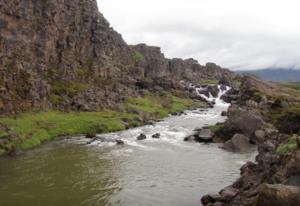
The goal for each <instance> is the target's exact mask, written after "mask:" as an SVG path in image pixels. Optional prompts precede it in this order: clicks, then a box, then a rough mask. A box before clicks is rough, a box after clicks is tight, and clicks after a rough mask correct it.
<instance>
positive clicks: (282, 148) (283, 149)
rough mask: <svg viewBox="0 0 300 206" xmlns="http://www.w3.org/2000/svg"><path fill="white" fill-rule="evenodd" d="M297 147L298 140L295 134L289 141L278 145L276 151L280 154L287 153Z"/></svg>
mask: <svg viewBox="0 0 300 206" xmlns="http://www.w3.org/2000/svg"><path fill="white" fill-rule="evenodd" d="M296 149H297V141H296V137H295V136H293V137H291V138H290V139H289V141H288V142H287V143H284V144H281V145H279V146H278V147H277V149H276V152H277V153H278V154H282V155H283V154H287V153H289V152H291V151H294V150H296Z"/></svg>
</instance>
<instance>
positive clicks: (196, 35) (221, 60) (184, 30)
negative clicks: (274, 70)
mask: <svg viewBox="0 0 300 206" xmlns="http://www.w3.org/2000/svg"><path fill="white" fill-rule="evenodd" d="M172 2H173V3H172ZM224 2H226V3H224ZM243 2H245V3H241V1H240V0H227V1H220V0H210V1H208V0H186V1H180V0H175V1H174V0H173V1H170V0H160V1H159V0H153V1H151V2H150V1H146V0H139V1H138V0H129V1H122V0H102V1H101V2H99V6H100V10H101V12H103V13H104V15H105V16H106V18H107V19H108V20H109V21H110V22H111V24H112V26H113V27H114V28H115V29H116V30H118V31H119V32H120V33H122V35H123V37H124V38H125V40H126V41H127V42H128V43H130V44H136V43H140V42H144V43H147V44H150V45H156V46H160V47H161V48H162V51H163V52H164V53H165V55H166V56H167V57H181V58H190V57H193V58H195V59H197V60H198V61H199V62H200V63H202V64H204V63H205V62H216V63H217V64H220V65H222V66H224V67H227V68H230V69H258V68H269V67H284V68H290V67H294V68H299V69H300V49H299V48H300V26H299V24H298V23H297V21H298V20H297V18H298V19H300V14H299V12H298V13H296V10H294V9H296V8H295V7H296V6H298V8H300V2H298V1H294V0H285V1H283V0H278V2H276V3H274V1H269V0H265V1H263V3H262V1H259V0H251V1H250V0H245V1H243ZM133 4H134V5H135V6H134V7H133V6H132V5H133ZM244 4H246V5H244ZM285 5H286V7H287V8H286V9H285V8H284V6H285ZM236 7H238V8H236ZM254 11H257V12H254ZM279 11H280V13H279ZM277 12H278V14H277Z"/></svg>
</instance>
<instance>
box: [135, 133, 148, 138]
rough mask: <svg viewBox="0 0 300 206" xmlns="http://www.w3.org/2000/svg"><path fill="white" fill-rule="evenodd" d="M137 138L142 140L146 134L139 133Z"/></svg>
mask: <svg viewBox="0 0 300 206" xmlns="http://www.w3.org/2000/svg"><path fill="white" fill-rule="evenodd" d="M136 139H137V140H144V139H147V136H146V135H145V134H143V133H142V134H140V135H139V136H138V137H137V138H136Z"/></svg>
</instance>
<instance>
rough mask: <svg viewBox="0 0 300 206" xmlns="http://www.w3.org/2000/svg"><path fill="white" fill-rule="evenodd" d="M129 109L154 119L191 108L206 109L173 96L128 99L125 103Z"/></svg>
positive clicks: (148, 95)
mask: <svg viewBox="0 0 300 206" xmlns="http://www.w3.org/2000/svg"><path fill="white" fill-rule="evenodd" d="M125 105H126V107H127V108H128V109H133V110H137V111H141V112H144V113H146V114H148V115H150V116H151V117H152V118H163V117H166V116H168V114H170V113H176V112H180V111H183V110H185V109H187V108H189V107H204V106H205V105H204V104H203V103H201V102H195V101H193V100H191V99H185V98H179V97H176V96H173V95H171V94H166V95H163V96H158V95H153V94H149V93H148V94H146V95H144V97H139V98H128V99H127V100H126V103H125Z"/></svg>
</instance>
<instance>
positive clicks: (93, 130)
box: [0, 93, 204, 150]
mask: <svg viewBox="0 0 300 206" xmlns="http://www.w3.org/2000/svg"><path fill="white" fill-rule="evenodd" d="M196 106H197V107H200V106H204V105H203V103H200V102H195V101H193V100H191V99H185V98H179V97H175V96H172V95H170V94H166V95H163V96H158V95H154V94H150V93H147V94H146V95H145V96H144V97H140V98H128V99H127V101H126V102H125V103H124V111H123V112H117V111H111V110H106V111H101V112H80V113H76V112H70V113H64V112H59V111H47V112H39V113H25V114H21V115H19V116H18V117H17V118H0V123H3V124H4V125H7V126H8V127H10V128H12V129H14V130H15V131H16V132H17V133H18V134H19V136H20V137H21V143H20V142H17V141H16V142H11V145H10V146H9V148H10V147H18V148H21V149H23V150H26V149H30V148H33V147H36V146H38V145H40V144H41V143H42V142H44V141H48V140H51V139H53V138H55V137H58V136H68V135H78V134H89V133H90V134H97V133H107V132H115V131H120V130H124V129H125V128H126V126H125V125H124V123H123V122H127V123H128V124H129V126H130V127H135V126H140V125H142V124H144V122H143V116H142V115H147V117H151V118H153V119H158V118H163V117H166V116H168V114H169V113H173V112H174V113H175V112H180V111H183V110H185V109H187V108H189V107H196ZM132 109H134V110H137V111H138V112H136V113H132V112H129V110H132ZM8 150H9V149H8Z"/></svg>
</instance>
